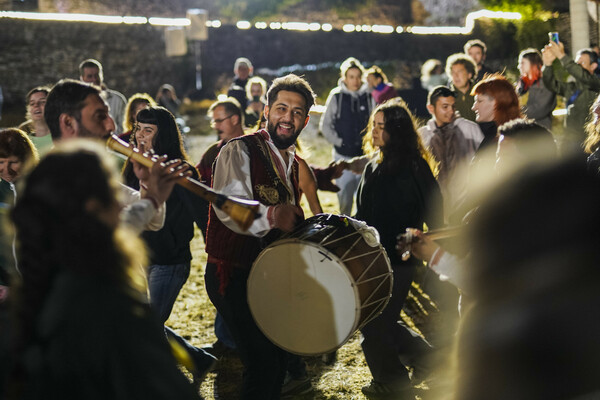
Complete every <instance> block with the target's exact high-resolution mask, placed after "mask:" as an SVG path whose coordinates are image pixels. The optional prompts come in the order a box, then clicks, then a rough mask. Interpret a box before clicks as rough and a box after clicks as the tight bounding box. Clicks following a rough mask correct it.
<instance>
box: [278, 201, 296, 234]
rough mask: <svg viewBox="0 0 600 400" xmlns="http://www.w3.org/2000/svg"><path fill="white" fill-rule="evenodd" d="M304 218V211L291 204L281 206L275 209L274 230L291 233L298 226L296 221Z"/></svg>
mask: <svg viewBox="0 0 600 400" xmlns="http://www.w3.org/2000/svg"><path fill="white" fill-rule="evenodd" d="M301 217H302V210H301V209H300V207H298V206H294V205H291V204H280V205H277V206H275V208H273V228H277V229H281V230H282V231H284V232H291V231H292V230H293V229H294V227H295V226H296V221H298V219H299V218H301Z"/></svg>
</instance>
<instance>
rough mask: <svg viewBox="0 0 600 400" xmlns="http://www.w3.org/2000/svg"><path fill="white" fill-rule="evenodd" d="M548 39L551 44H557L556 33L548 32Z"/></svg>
mask: <svg viewBox="0 0 600 400" xmlns="http://www.w3.org/2000/svg"><path fill="white" fill-rule="evenodd" d="M548 39H549V40H550V41H551V42H554V43H558V32H548Z"/></svg>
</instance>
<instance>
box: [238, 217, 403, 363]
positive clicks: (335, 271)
mask: <svg viewBox="0 0 600 400" xmlns="http://www.w3.org/2000/svg"><path fill="white" fill-rule="evenodd" d="M392 279H393V278H392V270H391V268H390V261H389V259H388V256H387V254H386V252H385V250H384V249H383V247H382V246H381V244H380V243H379V234H378V233H377V231H376V230H375V229H374V228H372V227H369V226H367V225H366V224H365V223H364V222H361V221H357V220H354V219H352V218H349V217H346V216H340V215H332V214H319V215H317V216H314V217H312V218H309V219H307V220H306V221H304V222H303V223H302V224H301V225H300V226H299V227H298V228H297V229H296V230H295V231H294V232H292V233H290V234H287V235H286V236H284V237H283V238H282V239H280V240H278V241H276V242H274V243H273V244H271V245H270V246H268V247H267V248H265V249H264V250H263V251H262V252H261V253H260V254H259V256H258V258H257V259H256V261H255V262H254V265H253V266H252V270H251V272H250V276H249V279H248V304H249V305H250V310H251V312H252V315H253V317H254V319H255V321H256V323H257V325H258V326H259V328H260V329H261V330H262V332H263V333H264V334H265V335H266V336H267V337H268V338H269V339H270V340H271V341H272V342H273V343H275V344H276V345H278V346H279V347H281V348H283V349H285V350H287V351H289V352H291V353H295V354H300V355H317V354H323V353H328V352H331V351H334V350H335V349H337V348H339V347H340V346H342V345H343V344H344V343H345V342H346V341H347V340H348V339H350V337H351V336H352V334H353V333H354V332H355V331H356V330H357V329H360V328H361V327H363V326H364V325H365V324H366V323H367V322H369V321H370V320H371V319H373V318H374V317H376V316H377V315H379V314H380V313H381V311H382V310H383V309H384V307H385V306H386V305H387V303H388V301H389V298H390V296H391V291H392Z"/></svg>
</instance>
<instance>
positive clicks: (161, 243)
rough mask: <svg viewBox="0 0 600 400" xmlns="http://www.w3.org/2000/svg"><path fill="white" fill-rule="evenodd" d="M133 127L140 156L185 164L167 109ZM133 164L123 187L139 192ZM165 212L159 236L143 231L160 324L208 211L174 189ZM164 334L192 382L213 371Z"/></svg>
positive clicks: (200, 355) (145, 113)
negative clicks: (187, 363) (188, 367)
mask: <svg viewBox="0 0 600 400" xmlns="http://www.w3.org/2000/svg"><path fill="white" fill-rule="evenodd" d="M136 120H137V123H136V125H135V127H134V129H133V136H132V138H131V141H132V143H133V145H134V146H135V147H137V148H138V149H140V151H142V152H149V151H153V152H154V153H156V154H160V155H166V156H167V157H168V158H169V159H181V160H184V161H185V162H187V163H188V164H190V163H189V160H188V156H187V154H186V152H185V150H184V149H183V140H182V138H181V134H180V132H179V128H178V127H177V124H176V123H175V118H174V117H173V114H171V113H170V112H169V111H168V110H167V109H166V108H164V107H160V106H154V107H147V108H144V109H142V110H140V112H139V113H138V114H137V117H136ZM134 168H135V166H134V164H132V163H131V162H129V161H127V163H126V164H125V166H124V167H123V177H124V180H125V184H126V185H128V186H130V187H132V188H134V189H136V190H139V186H140V182H139V180H138V179H137V177H136V175H135V173H134V171H133V169H134ZM190 170H191V171H192V178H194V179H198V171H197V170H196V169H195V168H194V167H193V166H192V165H191V164H190ZM166 205H167V211H166V216H165V224H164V226H163V228H162V229H160V230H159V231H145V232H144V233H142V239H144V241H145V242H146V245H147V247H148V252H149V257H150V266H149V267H148V291H149V293H150V306H151V307H152V309H154V311H155V313H156V315H157V316H158V317H159V319H160V321H161V322H162V323H163V324H164V323H165V322H166V321H167V319H169V315H171V310H172V309H173V304H174V303H175V300H176V299H177V296H178V295H179V291H180V290H181V288H182V287H183V285H184V284H185V282H186V281H187V279H188V277H189V275H190V264H191V261H192V253H191V251H190V241H191V240H192V239H193V237H194V222H196V224H198V226H201V225H200V222H199V221H201V213H202V212H206V208H203V207H201V206H200V205H201V202H199V201H198V199H197V198H196V197H195V195H193V194H192V193H190V192H189V191H187V190H186V189H184V188H183V187H181V186H175V188H173V193H171V196H170V197H169V198H168V199H167V201H166ZM165 329H166V331H167V335H168V336H169V337H172V338H174V339H175V340H177V341H178V342H179V343H180V344H182V345H183V346H185V347H186V348H187V350H188V352H189V353H190V355H191V356H192V358H193V359H194V361H195V363H196V365H195V366H196V370H195V371H191V372H192V373H194V375H195V378H196V377H198V378H200V377H202V375H204V372H205V371H206V370H207V369H209V368H210V367H211V365H212V364H213V361H214V357H212V356H210V355H208V354H207V353H205V352H204V351H203V350H201V349H199V348H196V347H194V346H192V345H190V344H189V343H187V342H186V341H184V340H183V339H182V338H181V337H179V336H178V335H176V334H175V333H174V332H173V331H172V330H171V329H169V328H165Z"/></svg>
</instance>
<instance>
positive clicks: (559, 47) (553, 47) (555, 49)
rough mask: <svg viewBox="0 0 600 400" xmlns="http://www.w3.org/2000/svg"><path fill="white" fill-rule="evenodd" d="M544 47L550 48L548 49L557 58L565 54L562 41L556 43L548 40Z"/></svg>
mask: <svg viewBox="0 0 600 400" xmlns="http://www.w3.org/2000/svg"><path fill="white" fill-rule="evenodd" d="M546 47H548V48H549V49H550V51H551V52H552V54H553V55H554V57H555V58H558V59H559V60H560V59H561V58H563V57H564V56H565V45H564V44H562V42H558V43H555V42H550V43H548V44H547V45H546ZM546 47H544V48H546ZM553 61H554V60H553Z"/></svg>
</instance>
